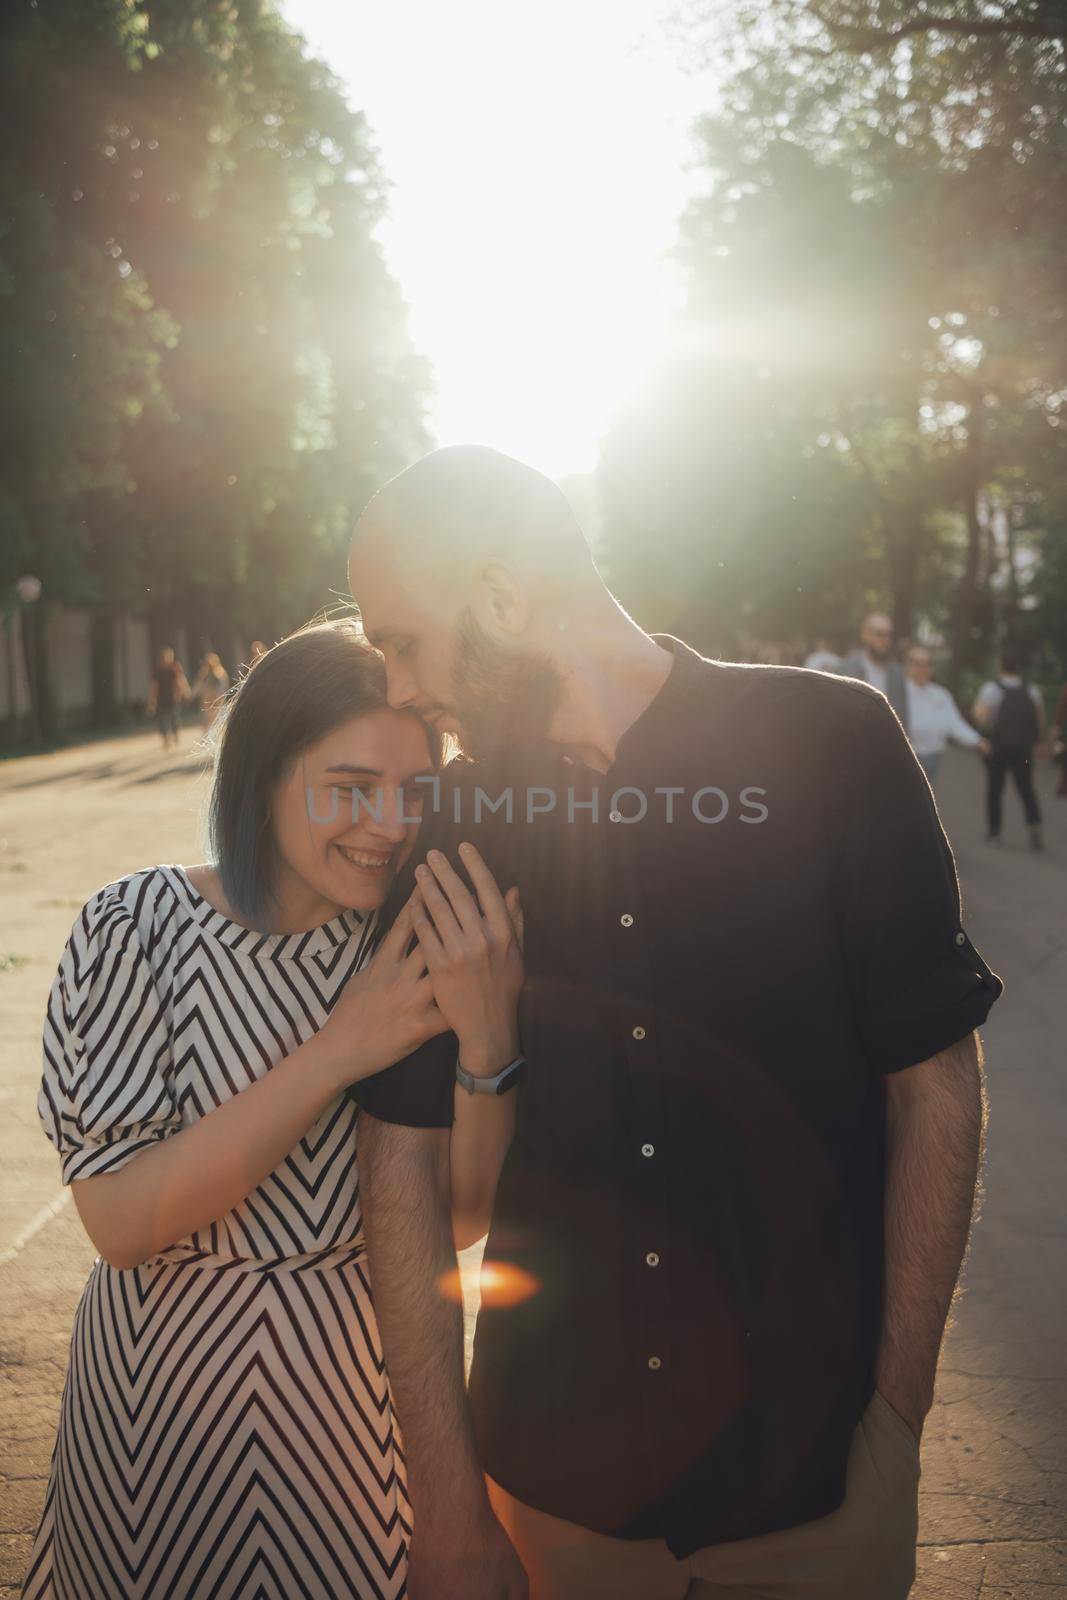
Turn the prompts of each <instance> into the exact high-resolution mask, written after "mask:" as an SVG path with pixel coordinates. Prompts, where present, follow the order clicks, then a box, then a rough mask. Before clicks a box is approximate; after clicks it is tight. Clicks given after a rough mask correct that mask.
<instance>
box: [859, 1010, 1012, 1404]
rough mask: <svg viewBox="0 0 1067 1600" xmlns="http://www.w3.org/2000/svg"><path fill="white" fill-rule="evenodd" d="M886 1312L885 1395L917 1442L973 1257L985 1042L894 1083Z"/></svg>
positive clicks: (881, 1381) (967, 1042)
mask: <svg viewBox="0 0 1067 1600" xmlns="http://www.w3.org/2000/svg"><path fill="white" fill-rule="evenodd" d="M885 1084H886V1186H885V1304H884V1310H883V1319H882V1335H881V1341H880V1344H879V1348H878V1356H877V1371H876V1381H877V1385H878V1388H879V1389H880V1390H881V1391H882V1393H883V1394H884V1395H885V1397H886V1398H887V1399H888V1400H889V1401H890V1403H891V1404H892V1405H894V1406H895V1407H896V1409H897V1410H898V1411H899V1412H900V1413H901V1415H902V1416H903V1417H904V1418H905V1419H906V1420H907V1421H908V1422H909V1423H910V1424H911V1425H912V1427H913V1428H914V1429H915V1431H916V1433H918V1432H919V1430H920V1429H921V1426H922V1421H923V1418H924V1417H925V1416H926V1413H927V1411H928V1410H929V1409H930V1405H931V1403H932V1400H933V1390H934V1377H935V1374H936V1371H937V1358H938V1353H939V1351H940V1348H941V1340H942V1337H943V1335H944V1331H945V1326H946V1323H947V1321H948V1315H949V1310H950V1308H951V1305H952V1300H953V1296H954V1294H955V1291H956V1285H957V1281H958V1278H959V1273H960V1267H961V1265H962V1263H963V1258H964V1254H965V1252H966V1248H967V1239H968V1234H969V1231H970V1226H971V1218H972V1214H973V1212H974V1208H975V1193H976V1188H977V1182H978V1175H979V1170H980V1165H981V1158H982V1147H983V1139H984V1131H985V1120H986V1107H985V1089H984V1079H983V1072H982V1047H981V1042H980V1040H979V1038H978V1035H977V1033H972V1034H968V1035H967V1037H966V1038H965V1039H961V1040H960V1042H959V1043H958V1044H955V1045H952V1046H951V1047H950V1048H949V1049H948V1050H943V1051H942V1052H941V1053H940V1054H939V1055H936V1056H934V1057H932V1058H931V1060H929V1061H924V1062H922V1063H921V1064H920V1065H919V1066H916V1067H910V1068H908V1069H906V1070H905V1071H903V1072H895V1073H890V1074H888V1075H887V1077H886V1080H885Z"/></svg>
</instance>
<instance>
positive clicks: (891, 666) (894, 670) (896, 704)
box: [836, 611, 908, 728]
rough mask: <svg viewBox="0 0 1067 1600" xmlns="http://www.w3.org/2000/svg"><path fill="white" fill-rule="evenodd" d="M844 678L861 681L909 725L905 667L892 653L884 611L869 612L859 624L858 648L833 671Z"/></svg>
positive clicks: (891, 631) (891, 629)
mask: <svg viewBox="0 0 1067 1600" xmlns="http://www.w3.org/2000/svg"><path fill="white" fill-rule="evenodd" d="M836 670H837V671H838V672H839V673H840V674H841V676H842V677H844V678H860V679H862V681H863V682H864V683H869V684H870V685H871V688H872V689H877V690H878V692H879V693H880V694H884V695H885V697H886V699H887V700H888V701H889V704H890V705H891V706H892V707H893V710H894V711H895V712H896V714H897V716H898V717H899V718H900V720H901V722H902V723H903V725H904V727H905V728H907V726H908V687H907V679H906V676H905V673H904V668H903V667H902V666H901V664H900V662H899V661H897V659H896V658H895V656H894V654H893V624H892V622H891V621H890V619H889V618H888V617H887V616H886V615H885V613H884V612H883V611H872V612H871V613H870V615H869V616H866V617H864V619H863V621H862V622H861V623H860V636H859V648H858V649H857V650H853V651H852V653H851V655H848V656H846V657H845V659H844V661H842V663H841V665H840V666H839V667H838V668H837V669H836Z"/></svg>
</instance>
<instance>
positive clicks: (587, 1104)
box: [253, 448, 1001, 1600]
mask: <svg viewBox="0 0 1067 1600" xmlns="http://www.w3.org/2000/svg"><path fill="white" fill-rule="evenodd" d="M349 580H350V584H351V588H352V593H353V595H354V597H355V599H356V601H357V603H358V605H359V608H360V613H361V615H362V618H363V624H364V628H365V631H366V635H367V638H368V639H369V640H370V642H371V643H372V644H374V645H375V646H377V647H378V648H379V649H380V650H381V653H382V656H383V659H384V662H385V668H386V672H387V675H388V693H389V700H390V703H391V704H392V705H393V706H394V707H409V708H417V709H418V710H419V711H420V712H421V714H422V715H423V716H424V717H426V719H427V720H428V721H429V722H430V723H431V724H432V725H433V726H435V727H436V728H438V729H439V731H441V732H442V733H445V732H448V733H452V734H455V735H456V736H458V738H459V740H460V743H461V744H462V746H463V748H464V750H465V751H466V752H467V754H468V755H469V756H470V757H471V760H469V761H457V762H455V763H453V764H452V766H451V767H448V768H446V769H445V770H444V771H443V772H442V773H441V774H440V802H441V803H440V805H439V806H437V805H436V804H435V805H434V811H433V815H429V814H427V815H425V817H424V828H425V835H421V834H420V837H419V840H418V843H417V846H416V849H415V851H414V852H413V855H412V858H411V861H410V862H409V863H407V864H406V865H405V867H404V869H403V871H402V872H401V874H400V875H399V877H398V881H397V886H396V890H395V893H396V895H397V897H398V901H399V903H400V904H404V903H405V900H404V896H405V895H406V893H407V889H408V883H409V881H410V876H413V877H414V882H415V884H416V885H417V886H418V887H419V889H420V897H419V898H417V899H416V900H415V902H414V908H413V911H412V916H413V920H414V927H415V934H416V937H417V939H418V941H419V945H420V948H421V949H422V950H423V951H424V954H425V957H426V962H427V968H428V970H429V972H430V975H431V978H433V979H434V986H435V991H434V992H435V994H436V996H437V1004H438V1006H439V1008H440V1009H441V1012H442V1015H443V1016H444V1018H445V1021H446V1022H447V1023H448V1024H449V1025H450V1026H451V1027H455V1026H456V1024H457V1023H461V1022H462V1018H463V1015H464V1009H465V1008H464V1006H463V1005H461V1004H454V1003H453V999H452V995H451V992H450V989H449V986H448V984H447V982H446V975H447V973H448V971H449V970H450V967H451V964H452V963H453V961H454V960H455V959H456V952H458V951H460V950H462V949H463V948H464V936H463V926H462V922H461V920H460V919H457V918H456V917H455V916H453V915H452V913H451V912H450V911H449V908H448V906H447V905H446V904H445V902H444V898H443V894H442V892H441V887H440V885H441V880H442V878H446V879H447V874H446V870H445V869H446V866H447V865H448V863H449V862H450V861H451V862H454V863H455V867H454V868H453V869H452V870H453V872H455V868H456V867H458V868H460V869H461V867H462V864H463V862H464V861H465V857H466V853H467V849H468V847H469V846H471V845H474V846H476V848H477V850H478V852H479V854H480V856H481V858H482V860H483V861H484V862H485V864H486V865H487V866H488V867H489V869H490V870H491V871H492V872H493V873H494V876H495V877H496V878H497V880H498V882H502V883H503V882H506V883H508V884H509V885H512V884H513V885H515V886H516V887H517V889H518V891H519V893H520V894H521V897H522V904H523V907H524V910H525V937H524V945H523V959H524V965H525V973H526V986H525V989H524V992H523V994H522V996H521V998H520V1003H519V1013H518V1037H517V1038H512V1037H510V1036H504V1037H501V1038H500V1039H499V1040H498V1041H497V1042H496V1045H495V1047H494V1048H493V1049H492V1050H489V1049H487V1050H486V1051H484V1052H483V1054H482V1056H481V1059H480V1060H478V1061H477V1062H475V1061H472V1060H468V1061H466V1062H464V1061H462V1060H458V1059H457V1047H456V1044H455V1042H453V1041H450V1040H449V1039H448V1037H447V1035H442V1036H441V1037H440V1038H438V1039H436V1041H433V1040H432V1041H430V1042H429V1043H428V1044H427V1045H426V1046H424V1047H423V1048H422V1049H420V1050H419V1051H418V1052H416V1053H414V1054H413V1055H411V1056H409V1057H408V1058H407V1059H406V1060H404V1061H401V1062H399V1063H397V1064H396V1065H395V1066H394V1067H392V1068H391V1069H390V1070H389V1071H387V1072H384V1073H382V1074H380V1075H378V1076H375V1077H368V1078H364V1079H363V1080H362V1081H361V1082H360V1083H359V1085H358V1086H357V1087H356V1089H355V1091H354V1092H355V1094H356V1096H357V1097H358V1099H359V1103H360V1106H361V1116H360V1122H359V1128H358V1130H357V1141H358V1155H357V1160H358V1164H359V1172H360V1192H361V1195H362V1197H363V1202H364V1207H365V1217H366V1225H367V1245H368V1251H369V1259H370V1269H371V1277H372V1280H373V1283H374V1290H375V1297H376V1304H377V1309H378V1316H379V1322H380V1326H381V1330H382V1340H383V1348H384V1354H385V1361H386V1365H387V1368H388V1371H389V1378H390V1383H391V1386H392V1392H393V1393H394V1395H395V1398H396V1404H397V1408H398V1414H399V1419H400V1426H401V1428H402V1430H403V1435H404V1450H405V1459H406V1462H407V1466H408V1473H409V1483H410V1488H411V1494H412V1503H413V1511H414V1534H413V1541H412V1546H411V1555H410V1562H411V1564H410V1568H409V1574H408V1600H525V1597H526V1596H527V1595H528V1594H529V1595H530V1596H532V1600H681V1597H682V1596H683V1595H685V1596H688V1597H689V1600H696V1597H698V1596H699V1597H701V1600H725V1596H726V1595H729V1596H731V1597H732V1600H739V1597H742V1596H751V1597H752V1600H755V1597H757V1596H766V1595H774V1596H775V1597H777V1600H861V1597H862V1600H904V1596H905V1595H906V1594H907V1592H908V1589H909V1587H910V1585H911V1583H912V1581H913V1578H914V1572H915V1545H916V1530H917V1506H918V1482H919V1441H920V1435H921V1433H922V1429H923V1421H924V1418H925V1416H926V1414H927V1412H928V1410H929V1408H930V1404H931V1401H932V1395H933V1384H934V1373H935V1370H936V1365H937V1355H938V1349H939V1346H940V1342H941V1336H942V1332H943V1328H944V1324H945V1318H946V1316H947V1313H948V1308H949V1305H950V1302H951V1299H952V1295H953V1290H954V1286H955V1282H956V1277H957V1273H958V1271H959V1266H960V1261H961V1258H962V1254H963V1249H964V1243H965V1240H966V1236H967V1231H968V1227H969V1223H970V1217H971V1208H972V1204H973V1195H974V1184H975V1175H976V1171H977V1167H978V1161H979V1150H980V1143H981V1125H982V1086H981V1065H980V1053H979V1043H978V1039H977V1036H976V1035H975V1032H974V1030H975V1028H977V1027H978V1026H979V1025H980V1024H981V1023H982V1022H983V1021H984V1019H985V1017H986V1014H987V1013H988V1011H989V1008H990V1006H991V1005H992V1003H993V1001H994V1000H995V998H996V996H997V995H998V994H999V992H1000V987H1001V986H1000V982H999V980H998V979H997V978H996V977H995V976H994V975H993V974H992V973H991V972H990V970H989V968H988V967H987V966H986V965H985V963H984V962H983V960H982V958H981V956H980V955H979V954H978V952H977V951H976V950H975V948H974V946H973V944H972V943H971V941H970V939H969V938H968V936H967V933H966V931H965V929H964V927H963V923H962V920H961V910H960V901H959V889H958V884H957V880H956V873H955V866H954V862H953V859H952V853H951V850H950V848H949V845H948V842H947V840H946V839H945V836H944V832H943V830H942V828H941V825H940V822H939V820H938V816H937V810H936V807H935V805H934V801H933V797H932V794H931V792H930V787H929V784H928V783H927V782H926V780H925V778H924V777H923V776H922V773H921V771H920V769H919V767H918V765H917V763H916V761H915V758H914V756H913V755H912V753H911V751H910V749H909V748H908V744H907V741H906V739H905V738H904V735H903V733H902V731H901V727H900V723H899V721H898V720H897V718H896V717H895V716H894V715H893V714H892V712H891V711H890V709H889V707H888V706H887V704H886V701H885V699H884V698H883V696H882V695H881V694H878V693H876V692H875V691H874V690H873V689H871V688H870V687H869V686H868V685H867V684H865V683H860V682H855V681H852V680H850V679H845V678H841V677H832V676H828V675H826V674H823V673H818V672H808V671H805V670H804V669H803V668H801V667H788V666H746V665H739V664H736V663H735V664H729V663H725V662H721V661H709V660H706V659H704V658H703V657H701V656H700V655H698V654H697V653H696V652H695V651H694V650H691V649H689V648H688V647H687V646H686V645H685V644H683V643H682V641H681V640H678V639H673V638H670V637H667V636H663V635H660V636H655V637H651V636H649V635H648V634H646V633H644V632H643V631H642V629H640V628H639V627H638V626H637V624H636V623H635V622H633V621H632V619H631V618H630V617H628V616H627V615H626V614H625V612H624V611H623V610H622V608H621V607H620V606H619V605H618V603H617V602H616V600H615V599H614V597H613V596H612V595H611V594H610V593H609V591H608V590H607V588H606V587H605V585H604V583H603V581H602V579H601V578H600V576H599V574H598V573H597V570H596V568H595V566H594V564H593V560H592V557H591V554H590V551H589V548H588V545H587V544H586V542H585V540H584V537H583V535H582V532H581V529H580V528H579V526H578V524H577V522H576V520H575V517H574V513H573V511H572V510H571V508H570V506H569V505H568V504H567V501H566V499H565V498H564V496H563V494H562V493H561V491H560V490H559V489H558V488H557V487H556V485H555V484H553V483H551V482H550V481H549V480H548V479H547V478H545V477H544V476H542V474H540V473H538V472H535V471H534V470H533V469H531V468H529V467H527V466H524V465H522V464H521V463H520V462H517V461H513V460H510V459H509V458H508V457H506V456H503V455H500V454H499V453H498V452H496V451H492V450H484V449H474V448H470V449H467V448H464V449H451V450H442V451H437V452H435V453H434V454H432V455H430V456H428V457H426V458H425V459H423V460H422V461H420V462H417V463H415V465H414V466H412V467H410V468H409V469H408V470H407V471H406V472H404V473H402V474H401V475H400V476H399V478H397V479H395V480H394V481H393V482H392V483H390V484H387V485H386V486H385V487H384V488H383V489H382V490H381V491H380V492H379V494H378V495H377V496H376V497H375V499H374V500H372V501H371V503H370V505H369V506H368V507H367V509H366V510H365V511H364V513H363V515H362V516H361V518H360V520H359V523H358V525H357V528H356V530H355V536H354V540H353V547H352V555H351V560H350V567H349ZM253 677H254V674H253ZM857 772H859V773H862V775H863V779H864V783H863V795H862V802H861V803H860V802H858V800H857V790H856V774H857ZM427 806H428V807H429V801H428V802H427ZM424 850H425V851H426V852H427V854H426V859H425V861H422V860H421V859H420V858H421V857H422V855H423V852H424ZM502 872H503V873H505V874H506V876H504V877H502V876H501V873H502ZM457 876H458V874H457ZM437 974H441V975H442V976H441V980H440V981H439V980H438V977H437ZM516 1052H519V1053H520V1054H519V1056H518V1057H517V1056H516ZM521 1058H525V1077H524V1081H523V1082H522V1084H521V1086H520V1087H519V1088H518V1089H515V1088H514V1087H513V1085H514V1081H515V1076H514V1075H515V1070H516V1067H517V1062H518V1060H519V1059H521ZM459 1069H462V1072H461V1071H460V1070H459ZM504 1091H509V1092H508V1093H504ZM457 1095H458V1096H460V1097H462V1098H464V1099H469V1100H473V1101H480V1102H481V1103H482V1104H483V1105H487V1106H493V1105H499V1104H501V1103H502V1102H501V1100H499V1099H497V1098H496V1097H497V1096H499V1095H503V1102H504V1103H510V1104H511V1105H512V1106H513V1108H514V1139H513V1140H512V1139H511V1130H510V1128H508V1129H507V1132H508V1139H507V1142H506V1143H503V1144H502V1146H501V1147H500V1148H499V1149H497V1150H496V1152H495V1155H494V1154H493V1153H492V1152H491V1150H490V1144H491V1142H492V1141H491V1140H487V1141H486V1143H485V1146H484V1155H485V1160H486V1165H487V1167H491V1169H492V1183H491V1188H490V1194H492V1195H493V1199H492V1201H491V1205H490V1210H491V1225H490V1229H489V1238H488V1244H487V1246H486V1256H485V1260H486V1264H487V1266H488V1268H489V1272H490V1276H489V1277H488V1278H487V1279H486V1282H487V1283H490V1284H491V1283H492V1282H493V1281H494V1279H495V1280H496V1281H500V1280H506V1281H508V1282H509V1283H511V1284H513V1285H517V1291H516V1293H515V1295H514V1296H513V1297H512V1299H511V1301H510V1302H509V1303H508V1304H487V1305H486V1306H485V1307H484V1309H483V1311H482V1314H481V1316H480V1318H479V1321H478V1325H477V1329H476V1333H475V1344H474V1359H473V1365H472V1368H471V1377H470V1388H469V1397H468V1394H467V1393H465V1391H464V1383H463V1360H462V1323H461V1318H460V1315H459V1310H458V1307H456V1306H454V1305H451V1304H449V1303H448V1302H447V1301H446V1300H444V1299H443V1298H442V1296H441V1294H440V1293H439V1289H438V1286H439V1284H440V1283H441V1282H442V1279H443V1275H445V1274H449V1273H454V1271H455V1253H454V1250H453V1243H452V1232H451V1227H450V1223H449V1216H448V1212H449V1205H450V1196H449V1180H448V1173H449V1157H448V1149H449V1138H450V1126H451V1124H452V1120H453V1115H454V1107H455V1101H456V1097H457ZM502 1120H503V1119H502ZM504 1126H506V1124H504ZM453 1143H454V1141H453ZM491 1157H492V1159H491ZM494 1191H495V1193H494ZM445 1281H447V1279H446V1280H445ZM519 1290H521V1291H522V1292H518V1291H519ZM487 1480H488V1481H487Z"/></svg>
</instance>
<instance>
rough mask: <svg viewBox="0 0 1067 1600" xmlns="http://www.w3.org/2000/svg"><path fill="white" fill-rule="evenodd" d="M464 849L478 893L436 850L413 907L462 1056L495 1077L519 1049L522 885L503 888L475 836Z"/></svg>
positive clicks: (421, 871)
mask: <svg viewBox="0 0 1067 1600" xmlns="http://www.w3.org/2000/svg"><path fill="white" fill-rule="evenodd" d="M459 850H460V856H461V858H462V860H463V864H464V866H465V867H466V868H467V871H468V872H469V873H470V876H471V882H472V883H473V884H474V887H475V891H476V894H477V898H475V895H473V894H471V892H470V890H469V889H468V888H467V886H466V884H465V883H464V882H463V880H462V878H461V877H460V876H459V874H458V872H456V870H455V869H454V867H452V866H451V864H450V863H449V861H448V858H447V857H446V856H445V855H443V854H442V852H441V851H440V850H431V851H430V853H429V855H428V856H427V858H426V863H427V864H426V865H424V866H420V867H417V868H416V871H415V879H416V882H417V885H418V888H417V889H416V892H415V894H414V896H413V897H412V903H411V904H412V909H411V915H412V921H413V923H414V927H415V937H416V938H417V939H418V942H419V949H420V950H421V951H422V955H423V959H424V960H425V962H426V966H427V969H428V971H429V974H430V978H431V980H432V982H433V992H434V996H435V998H436V1001H437V1006H438V1008H439V1010H440V1011H441V1014H442V1015H443V1017H444V1018H445V1021H446V1022H447V1024H448V1026H449V1027H450V1028H451V1029H452V1030H453V1032H454V1033H455V1034H456V1036H457V1038H458V1040H459V1058H460V1061H461V1062H462V1064H463V1066H464V1067H465V1068H466V1069H467V1071H468V1072H471V1073H473V1074H474V1075H475V1077H492V1075H493V1073H494V1072H499V1071H500V1069H501V1067H506V1066H507V1064H508V1062H509V1061H512V1060H514V1058H515V1057H516V1056H517V1055H518V1053H519V1031H518V1023H517V1020H516V1008H517V1006H518V1000H519V991H520V990H521V988H522V980H523V964H522V932H523V925H522V908H521V906H520V905H519V896H518V890H517V889H509V890H508V892H507V895H506V896H505V895H502V894H501V893H500V890H499V888H498V887H497V883H496V879H495V878H494V877H493V874H492V873H491V872H490V871H489V868H488V867H487V866H486V864H485V862H484V861H483V860H482V858H481V856H480V855H479V854H478V852H477V850H476V849H475V848H474V846H473V845H472V844H461V845H460V847H459ZM420 896H421V899H420Z"/></svg>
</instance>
